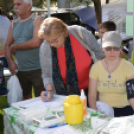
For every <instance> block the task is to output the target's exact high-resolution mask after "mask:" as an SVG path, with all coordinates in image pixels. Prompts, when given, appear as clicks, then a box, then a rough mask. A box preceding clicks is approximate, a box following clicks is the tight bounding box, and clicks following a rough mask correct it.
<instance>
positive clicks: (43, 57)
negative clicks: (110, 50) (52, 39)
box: [39, 25, 104, 86]
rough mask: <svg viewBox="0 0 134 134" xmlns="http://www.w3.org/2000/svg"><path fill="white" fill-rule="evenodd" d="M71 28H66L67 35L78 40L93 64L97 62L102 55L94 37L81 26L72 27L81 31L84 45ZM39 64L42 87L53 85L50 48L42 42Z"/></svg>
mask: <svg viewBox="0 0 134 134" xmlns="http://www.w3.org/2000/svg"><path fill="white" fill-rule="evenodd" d="M71 27H72V26H68V30H69V33H71V34H72V35H73V36H75V38H77V39H78V41H79V42H80V43H81V44H82V45H83V47H84V48H85V49H87V50H88V51H89V52H90V54H91V57H92V58H93V60H94V62H96V61H97V60H100V59H101V58H102V57H103V56H104V53H103V51H102V50H101V49H100V46H99V45H98V43H97V41H96V39H95V38H94V36H93V35H92V34H91V33H90V32H89V31H88V30H86V29H85V28H83V27H81V26H76V25H74V26H73V27H74V28H75V30H76V31H77V32H78V30H79V29H81V33H82V36H83V39H84V40H85V42H86V44H85V43H84V42H83V41H82V40H81V39H80V38H79V37H78V36H77V35H76V33H75V32H74V30H73V29H72V28H71ZM39 54H40V64H41V69H42V78H43V83H44V86H46V84H50V83H53V82H52V57H51V48H50V45H49V44H48V43H47V42H46V41H45V40H44V42H43V43H42V45H41V47H40V53H39Z"/></svg>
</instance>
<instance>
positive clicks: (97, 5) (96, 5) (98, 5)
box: [92, 0, 102, 26]
mask: <svg viewBox="0 0 134 134" xmlns="http://www.w3.org/2000/svg"><path fill="white" fill-rule="evenodd" d="M92 1H93V3H94V8H95V14H96V23H97V25H98V26H99V24H101V23H102V8H101V0H92Z"/></svg>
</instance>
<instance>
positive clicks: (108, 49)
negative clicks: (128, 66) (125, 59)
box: [105, 47, 120, 51]
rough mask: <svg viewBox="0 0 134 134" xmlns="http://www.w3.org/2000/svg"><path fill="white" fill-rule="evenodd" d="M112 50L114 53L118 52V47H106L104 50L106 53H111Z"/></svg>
mask: <svg viewBox="0 0 134 134" xmlns="http://www.w3.org/2000/svg"><path fill="white" fill-rule="evenodd" d="M112 49H113V50H114V51H119V50H120V47H106V48H105V50H106V51H111V50H112Z"/></svg>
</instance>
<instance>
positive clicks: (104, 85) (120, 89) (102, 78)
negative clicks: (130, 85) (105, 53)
mask: <svg viewBox="0 0 134 134" xmlns="http://www.w3.org/2000/svg"><path fill="white" fill-rule="evenodd" d="M108 75H109V73H108V72H107V71H106V70H105V69H104V67H103V66H102V63H101V61H98V62H97V63H95V64H94V65H93V66H92V68H91V70H90V74H89V77H90V78H93V79H96V80H98V84H97V90H98V92H99V100H100V101H102V102H105V103H106V104H108V105H109V106H111V107H116V108H122V107H125V106H127V105H129V103H128V100H127V93H126V84H125V82H126V79H127V78H128V77H130V76H132V75H134V66H133V65H132V64H131V63H130V62H128V61H126V60H125V59H122V60H121V62H120V65H119V66H118V68H117V69H116V70H115V71H114V72H112V73H111V78H108Z"/></svg>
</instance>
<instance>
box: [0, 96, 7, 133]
mask: <svg viewBox="0 0 134 134" xmlns="http://www.w3.org/2000/svg"><path fill="white" fill-rule="evenodd" d="M4 108H7V97H4V96H0V134H3V127H4V125H3V110H2V109H4Z"/></svg>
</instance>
